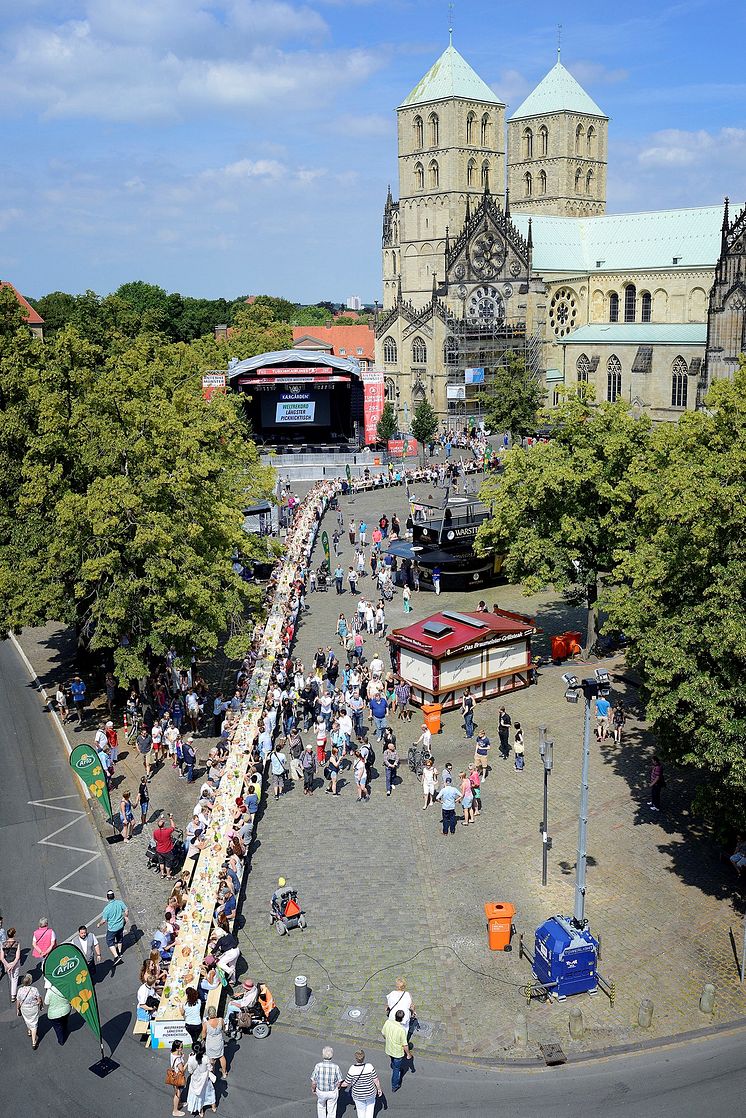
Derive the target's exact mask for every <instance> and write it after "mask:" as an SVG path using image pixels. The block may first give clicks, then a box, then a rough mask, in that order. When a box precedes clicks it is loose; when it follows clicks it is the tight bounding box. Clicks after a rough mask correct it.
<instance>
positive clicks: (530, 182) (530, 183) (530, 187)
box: [523, 171, 534, 198]
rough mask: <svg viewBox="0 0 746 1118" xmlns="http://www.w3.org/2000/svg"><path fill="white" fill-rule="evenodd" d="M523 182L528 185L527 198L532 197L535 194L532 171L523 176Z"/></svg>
mask: <svg viewBox="0 0 746 1118" xmlns="http://www.w3.org/2000/svg"><path fill="white" fill-rule="evenodd" d="M523 181H524V182H525V184H526V190H525V194H526V197H527V198H530V197H531V195H532V194H533V192H534V180H533V178H532V177H531V172H530V171H526V174H525V175H524V176H523Z"/></svg>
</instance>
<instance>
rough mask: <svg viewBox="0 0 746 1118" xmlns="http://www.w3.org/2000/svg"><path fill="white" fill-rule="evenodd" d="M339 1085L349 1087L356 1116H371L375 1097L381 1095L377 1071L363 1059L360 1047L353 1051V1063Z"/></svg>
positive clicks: (365, 1117)
mask: <svg viewBox="0 0 746 1118" xmlns="http://www.w3.org/2000/svg"><path fill="white" fill-rule="evenodd" d="M340 1087H347V1088H349V1091H350V1094H351V1095H352V1099H353V1102H354V1103H355V1107H356V1109H357V1118H373V1111H374V1110H375V1107H376V1098H379V1099H380V1097H381V1094H382V1091H381V1083H380V1080H379V1078H378V1072H377V1071H376V1069H375V1068H374V1067H373V1065H372V1064H371V1063H368V1062H367V1061H366V1059H365V1053H364V1052H363V1050H362V1048H361V1049H360V1051H359V1052H356V1053H355V1063H354V1064H353V1065H352V1067H351V1068H350V1069H349V1070H348V1072H347V1075H346V1076H345V1078H344V1079H343V1080H342V1082H341V1083H340Z"/></svg>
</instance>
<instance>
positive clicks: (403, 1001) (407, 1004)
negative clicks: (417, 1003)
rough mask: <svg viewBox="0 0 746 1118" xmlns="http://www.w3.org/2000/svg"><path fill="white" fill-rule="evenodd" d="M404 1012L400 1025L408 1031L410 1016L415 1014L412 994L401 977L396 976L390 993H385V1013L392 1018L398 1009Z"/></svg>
mask: <svg viewBox="0 0 746 1118" xmlns="http://www.w3.org/2000/svg"><path fill="white" fill-rule="evenodd" d="M400 1009H401V1010H402V1012H403V1013H404V1020H403V1021H402V1027H403V1028H404V1029H406V1031H407V1033H408V1032H409V1023H410V1021H411V1019H412V1016H413V1015H415V1016H416V1014H415V1009H414V1006H413V1005H412V995H411V994H410V992H409V990H408V989H407V984H406V982H405V981H404V979H403V978H397V980H396V985H395V988H394V989H393V990H392V991H391V993H390V994H387V995H386V1013H387V1015H388V1017H389V1018H391V1020H392V1021H393V1020H394V1014H395V1013H396V1012H397V1011H398V1010H400Z"/></svg>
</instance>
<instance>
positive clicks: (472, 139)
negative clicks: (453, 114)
mask: <svg viewBox="0 0 746 1118" xmlns="http://www.w3.org/2000/svg"><path fill="white" fill-rule="evenodd" d="M476 123H477V116H476V113H469V115H468V116H467V118H466V142H467V144H474V143H476V133H475V127H476Z"/></svg>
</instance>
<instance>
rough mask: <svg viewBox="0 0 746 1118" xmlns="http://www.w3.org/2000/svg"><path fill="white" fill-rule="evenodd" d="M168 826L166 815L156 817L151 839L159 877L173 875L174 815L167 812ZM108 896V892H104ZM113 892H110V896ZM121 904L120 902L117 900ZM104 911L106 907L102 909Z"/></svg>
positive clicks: (107, 939)
mask: <svg viewBox="0 0 746 1118" xmlns="http://www.w3.org/2000/svg"><path fill="white" fill-rule="evenodd" d="M168 823H169V825H168V827H167V826H166V817H165V815H161V816H160V817H159V819H158V826H157V827H156V828H155V830H154V831H153V839H154V840H155V852H156V854H157V855H158V865H159V867H160V871H161V877H173V876H174V874H173V869H172V867H171V860H172V859H171V855H172V853H173V849H174V831H175V830H176V828H175V826H174V817H173V815H171V814H170V813H169V816H168ZM106 895H107V897H108V895H109V894H108V893H107V894H106ZM113 896H114V894H113V893H112V897H113ZM119 903H120V904H121V902H119ZM104 912H106V909H104ZM106 942H107V943H109V937H108V936H107V937H106ZM109 946H111V944H109Z"/></svg>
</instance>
